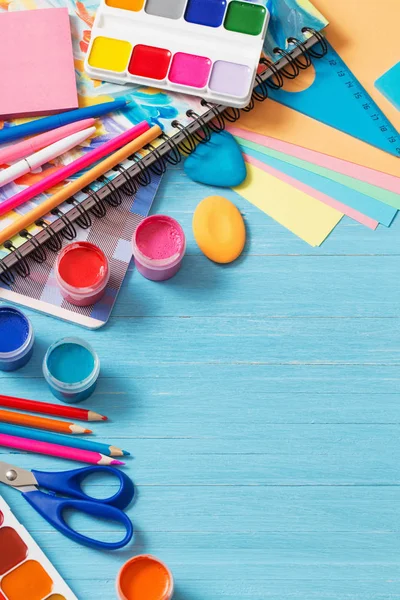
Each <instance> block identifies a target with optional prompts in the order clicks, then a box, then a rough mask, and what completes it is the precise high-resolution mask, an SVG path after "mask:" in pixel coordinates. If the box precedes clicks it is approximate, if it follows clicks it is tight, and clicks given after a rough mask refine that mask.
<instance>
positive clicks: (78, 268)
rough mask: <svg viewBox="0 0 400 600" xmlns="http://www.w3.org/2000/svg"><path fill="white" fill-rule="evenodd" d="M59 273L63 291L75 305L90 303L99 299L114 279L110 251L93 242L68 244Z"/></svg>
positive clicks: (56, 273)
mask: <svg viewBox="0 0 400 600" xmlns="http://www.w3.org/2000/svg"><path fill="white" fill-rule="evenodd" d="M55 275H56V281H57V284H58V287H59V288H60V291H61V294H62V296H63V298H65V300H67V302H69V303H70V304H74V305H75V306H90V305H91V304H95V303H96V302H98V301H99V300H100V299H101V298H102V296H103V295H104V292H105V290H106V287H107V283H108V280H109V279H110V269H109V265H108V260H107V257H106V255H105V254H104V252H103V251H102V250H100V248H98V247H97V246H95V245H94V244H90V243H89V242H74V243H72V244H68V246H65V248H64V249H63V250H62V252H60V254H59V255H58V258H57V262H56V265H55Z"/></svg>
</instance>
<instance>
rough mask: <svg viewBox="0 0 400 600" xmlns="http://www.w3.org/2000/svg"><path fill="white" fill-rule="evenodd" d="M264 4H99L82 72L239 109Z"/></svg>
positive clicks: (114, 0) (193, 0) (253, 69)
mask: <svg viewBox="0 0 400 600" xmlns="http://www.w3.org/2000/svg"><path fill="white" fill-rule="evenodd" d="M265 5H266V2H265V0H264V2H261V1H260V0H255V1H254V2H249V1H247V0H246V1H239V0H102V3H101V5H100V8H99V9H98V11H97V15H96V20H95V23H94V27H93V30H92V39H91V43H90V47H89V51H88V54H87V58H86V63H85V69H86V71H87V73H88V74H89V75H90V76H91V77H93V78H94V79H100V80H103V81H110V82H113V83H121V84H126V83H139V84H143V85H150V86H154V87H158V88H161V89H166V90H170V91H174V92H183V93H185V94H193V95H196V96H201V97H202V98H205V99H206V100H210V101H211V102H218V103H221V104H226V105H229V106H235V107H238V108H241V107H244V106H246V105H247V104H248V103H249V101H250V98H251V93H252V89H253V85H254V80H255V76H256V73H257V66H258V62H259V59H260V55H261V51H262V46H263V41H264V38H265V34H266V31H267V27H268V22H269V16H270V15H269V12H268V10H267V8H266V6H265Z"/></svg>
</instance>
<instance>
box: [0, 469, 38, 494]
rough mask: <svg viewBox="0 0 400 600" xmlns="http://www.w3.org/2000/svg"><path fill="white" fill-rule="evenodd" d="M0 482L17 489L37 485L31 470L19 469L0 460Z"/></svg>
mask: <svg viewBox="0 0 400 600" xmlns="http://www.w3.org/2000/svg"><path fill="white" fill-rule="evenodd" d="M0 483H5V484H6V485H9V486H10V487H13V488H17V489H19V488H23V487H25V486H37V485H38V482H37V480H36V477H35V476H34V474H33V473H32V471H27V470H26V469H21V468H19V467H15V466H14V465H10V464H8V463H5V462H0ZM21 491H22V490H21ZM24 491H25V490H24Z"/></svg>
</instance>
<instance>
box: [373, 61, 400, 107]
mask: <svg viewBox="0 0 400 600" xmlns="http://www.w3.org/2000/svg"><path fill="white" fill-rule="evenodd" d="M375 87H376V89H377V90H379V91H380V92H381V94H383V95H384V96H385V98H387V99H388V100H389V102H391V103H392V104H393V105H394V106H395V107H396V108H397V110H400V62H398V63H397V65H395V66H394V67H392V68H391V69H389V71H387V72H386V73H385V74H384V75H382V77H379V79H377V80H376V81H375Z"/></svg>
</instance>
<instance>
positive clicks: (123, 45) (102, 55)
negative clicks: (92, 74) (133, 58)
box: [89, 36, 132, 73]
mask: <svg viewBox="0 0 400 600" xmlns="http://www.w3.org/2000/svg"><path fill="white" fill-rule="evenodd" d="M131 52H132V46H131V44H130V43H129V42H124V41H123V40H115V39H113V38H107V37H102V36H100V37H97V38H96V39H95V40H94V42H93V46H92V49H91V51H90V56H89V65H90V66H91V67H94V68H95V69H105V70H106V71H114V72H115V73H122V72H123V71H125V69H126V68H127V66H128V62H129V58H130V55H131Z"/></svg>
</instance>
